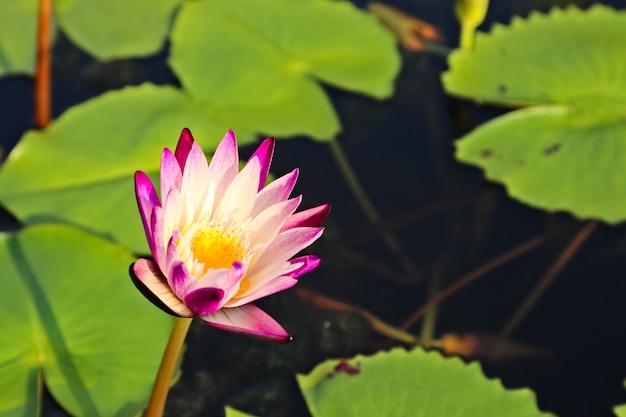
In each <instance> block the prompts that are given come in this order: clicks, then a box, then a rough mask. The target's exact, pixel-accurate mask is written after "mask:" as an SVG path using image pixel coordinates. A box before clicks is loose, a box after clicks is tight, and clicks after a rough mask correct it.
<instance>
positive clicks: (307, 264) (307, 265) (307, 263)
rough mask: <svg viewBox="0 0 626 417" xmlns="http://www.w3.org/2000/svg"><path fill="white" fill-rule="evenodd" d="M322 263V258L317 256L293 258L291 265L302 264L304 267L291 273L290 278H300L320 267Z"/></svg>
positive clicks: (299, 267) (301, 266)
mask: <svg viewBox="0 0 626 417" xmlns="http://www.w3.org/2000/svg"><path fill="white" fill-rule="evenodd" d="M320 262H321V260H320V258H318V257H317V256H315V255H305V256H301V257H299V258H293V259H291V260H290V261H289V263H291V264H292V265H297V264H299V263H302V265H300V266H298V268H297V269H295V270H293V271H291V272H289V274H288V276H290V277H291V278H299V277H301V276H302V275H304V274H306V273H307V272H309V271H312V270H314V269H315V268H317V267H318V266H319V265H320Z"/></svg>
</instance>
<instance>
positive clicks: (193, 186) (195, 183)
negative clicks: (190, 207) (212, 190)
mask: <svg viewBox="0 0 626 417" xmlns="http://www.w3.org/2000/svg"><path fill="white" fill-rule="evenodd" d="M209 180H210V176H209V167H208V165H207V161H206V156H204V153H203V152H202V149H201V148H200V145H198V144H197V143H196V142H194V143H192V144H191V151H189V155H187V162H186V163H185V170H184V171H183V180H182V183H181V186H180V194H181V196H182V197H183V198H184V199H186V200H189V201H193V204H194V209H195V210H200V209H201V207H202V206H204V200H205V198H206V192H207V189H208V187H207V184H208V183H209Z"/></svg>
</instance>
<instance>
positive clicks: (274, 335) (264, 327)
mask: <svg viewBox="0 0 626 417" xmlns="http://www.w3.org/2000/svg"><path fill="white" fill-rule="evenodd" d="M200 318H201V319H202V320H203V321H204V322H206V323H207V324H208V325H210V326H213V327H216V328H218V329H221V330H226V331H228V332H233V333H239V334H244V335H248V336H252V337H258V338H260V339H266V340H272V341H274V342H279V343H286V342H289V341H290V340H291V335H290V334H289V333H287V331H285V329H283V327H282V326H281V325H280V324H278V322H277V321H276V320H274V319H273V318H272V317H270V316H269V315H268V314H267V313H266V312H264V311H263V310H261V309H260V308H258V307H257V306H255V305H253V304H246V305H243V306H240V307H234V308H222V309H221V310H218V311H216V312H215V313H211V314H207V315H203V316H200Z"/></svg>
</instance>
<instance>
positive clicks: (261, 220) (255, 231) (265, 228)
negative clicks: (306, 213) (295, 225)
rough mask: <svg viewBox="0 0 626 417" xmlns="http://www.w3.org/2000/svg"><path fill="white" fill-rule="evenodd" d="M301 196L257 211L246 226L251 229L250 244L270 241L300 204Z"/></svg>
mask: <svg viewBox="0 0 626 417" xmlns="http://www.w3.org/2000/svg"><path fill="white" fill-rule="evenodd" d="M301 201H302V196H298V197H295V198H292V199H290V200H287V201H282V202H280V203H277V204H274V205H273V206H271V207H268V208H267V209H265V210H263V211H262V212H261V213H259V214H258V215H257V216H256V217H254V219H252V221H251V222H250V225H249V226H248V229H249V230H251V231H252V239H253V240H252V241H251V244H252V245H253V246H254V245H256V244H264V243H269V242H271V241H272V240H273V239H274V238H275V237H276V235H277V234H278V232H280V229H281V227H282V225H283V223H284V222H285V219H287V218H288V217H289V216H290V215H291V214H293V212H294V211H296V209H297V208H298V206H299V205H300V202H301Z"/></svg>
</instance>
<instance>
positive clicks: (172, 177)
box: [160, 149, 183, 197]
mask: <svg viewBox="0 0 626 417" xmlns="http://www.w3.org/2000/svg"><path fill="white" fill-rule="evenodd" d="M160 177H161V195H162V196H163V197H165V196H167V195H168V194H169V192H170V190H171V189H172V188H177V189H180V185H181V182H182V178H183V174H182V171H181V169H180V165H179V164H178V161H177V160H176V157H175V156H174V154H173V153H172V151H170V150H169V149H163V155H162V157H161V174H160Z"/></svg>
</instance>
